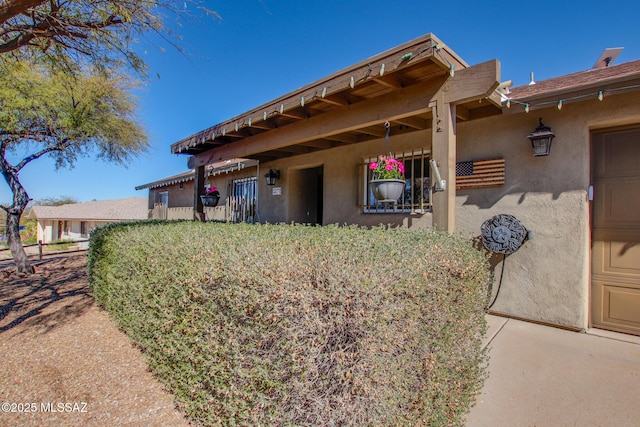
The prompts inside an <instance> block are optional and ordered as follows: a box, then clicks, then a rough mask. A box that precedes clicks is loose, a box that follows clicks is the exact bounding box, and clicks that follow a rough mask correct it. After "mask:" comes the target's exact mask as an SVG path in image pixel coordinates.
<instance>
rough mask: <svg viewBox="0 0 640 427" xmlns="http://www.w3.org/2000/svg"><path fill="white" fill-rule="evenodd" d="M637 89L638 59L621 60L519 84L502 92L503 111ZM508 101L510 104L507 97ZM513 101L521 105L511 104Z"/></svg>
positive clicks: (537, 106) (639, 87) (639, 82)
mask: <svg viewBox="0 0 640 427" xmlns="http://www.w3.org/2000/svg"><path fill="white" fill-rule="evenodd" d="M632 91H636V92H637V91H640V60H637V61H631V62H626V63H623V64H619V65H615V66H611V67H607V68H599V69H591V70H586V71H580V72H577V73H573V74H568V75H564V76H560V77H554V78H551V79H548V80H543V81H540V82H537V83H535V84H530V85H524V86H519V87H517V88H514V89H513V90H512V91H511V93H506V94H504V95H503V105H504V113H518V112H522V111H523V108H524V107H525V106H528V110H529V111H533V110H536V109H540V108H549V107H552V106H557V105H558V103H559V102H560V101H562V104H567V103H571V102H577V101H583V100H586V99H594V100H596V99H603V97H607V96H610V95H615V94H621V93H625V92H632ZM507 99H509V100H510V102H511V106H510V108H508V107H507V106H506V102H505V101H506V100H507ZM514 104H517V105H519V106H520V108H514Z"/></svg>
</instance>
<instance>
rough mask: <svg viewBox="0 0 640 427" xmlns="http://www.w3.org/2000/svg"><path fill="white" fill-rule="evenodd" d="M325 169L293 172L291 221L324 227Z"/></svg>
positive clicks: (318, 167)
mask: <svg viewBox="0 0 640 427" xmlns="http://www.w3.org/2000/svg"><path fill="white" fill-rule="evenodd" d="M323 175H324V167H323V166H317V167H313V168H307V169H299V170H291V171H289V176H290V177H291V184H290V185H291V190H290V199H289V219H290V221H293V222H297V223H302V224H311V225H322V210H323Z"/></svg>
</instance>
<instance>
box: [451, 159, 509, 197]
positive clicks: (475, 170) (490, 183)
mask: <svg viewBox="0 0 640 427" xmlns="http://www.w3.org/2000/svg"><path fill="white" fill-rule="evenodd" d="M500 185H504V159H503V158H501V159H487V160H473V161H469V162H458V163H456V190H464V189H467V188H484V187H497V186H500Z"/></svg>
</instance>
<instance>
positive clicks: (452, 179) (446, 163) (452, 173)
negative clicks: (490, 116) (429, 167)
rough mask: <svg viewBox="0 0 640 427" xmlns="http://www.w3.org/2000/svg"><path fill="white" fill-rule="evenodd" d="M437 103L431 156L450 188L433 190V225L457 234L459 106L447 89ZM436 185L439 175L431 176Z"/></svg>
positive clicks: (441, 93) (440, 229)
mask: <svg viewBox="0 0 640 427" xmlns="http://www.w3.org/2000/svg"><path fill="white" fill-rule="evenodd" d="M434 101H435V103H433V107H432V112H433V127H432V130H431V132H432V138H431V141H432V146H431V155H432V158H433V159H434V160H435V161H436V163H437V165H438V169H439V171H440V176H441V178H442V179H443V180H445V181H446V185H447V187H446V190H445V191H440V192H433V193H432V204H433V225H434V227H435V228H436V230H439V231H447V232H449V233H453V232H454V231H455V228H456V222H455V221H456V212H455V209H456V129H455V106H454V105H453V106H452V105H451V104H449V103H447V102H445V94H444V91H442V90H441V91H440V92H438V94H437V95H436V96H435V98H434ZM431 180H432V188H433V184H434V183H435V177H434V176H433V174H432V175H431Z"/></svg>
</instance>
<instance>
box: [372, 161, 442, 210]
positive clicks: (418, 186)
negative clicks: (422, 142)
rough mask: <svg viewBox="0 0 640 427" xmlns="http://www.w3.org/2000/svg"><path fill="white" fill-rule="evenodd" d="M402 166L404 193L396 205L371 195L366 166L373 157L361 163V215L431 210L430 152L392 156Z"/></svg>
mask: <svg viewBox="0 0 640 427" xmlns="http://www.w3.org/2000/svg"><path fill="white" fill-rule="evenodd" d="M391 154H392V155H393V157H395V158H396V159H398V160H401V161H402V162H403V163H404V169H405V173H404V175H405V186H404V192H403V194H402V196H401V197H400V198H398V200H396V201H395V202H380V201H378V200H376V198H375V197H374V196H373V194H372V192H371V188H370V186H369V181H370V180H371V178H372V174H371V171H370V170H369V164H370V163H371V162H374V161H376V158H370V159H367V160H366V161H365V162H364V166H363V167H364V168H365V173H364V176H365V181H364V183H363V185H364V189H365V192H364V212H365V213H424V212H429V211H431V177H430V169H429V159H430V155H431V152H430V151H429V150H426V149H421V150H413V151H402V152H397V153H391Z"/></svg>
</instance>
